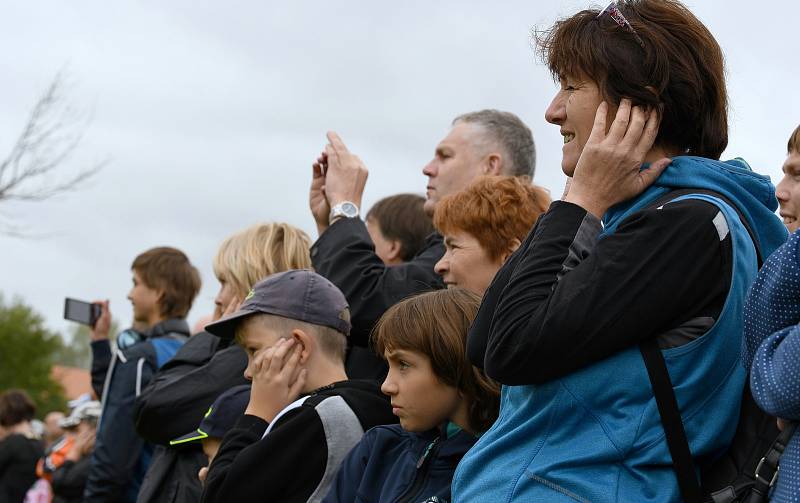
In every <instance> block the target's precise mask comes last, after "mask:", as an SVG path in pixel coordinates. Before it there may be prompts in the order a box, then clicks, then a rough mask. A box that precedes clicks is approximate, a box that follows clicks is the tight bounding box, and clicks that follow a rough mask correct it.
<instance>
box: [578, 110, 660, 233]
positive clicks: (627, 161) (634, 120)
mask: <svg viewBox="0 0 800 503" xmlns="http://www.w3.org/2000/svg"><path fill="white" fill-rule="evenodd" d="M607 113H608V104H607V103H606V102H605V101H604V102H602V103H601V104H600V106H599V107H598V108H597V113H596V115H595V120H594V126H592V133H591V135H590V136H589V139H588V140H587V142H586V146H585V147H584V148H583V152H582V153H581V157H580V159H578V164H577V166H576V167H575V173H574V175H573V177H572V182H571V183H570V186H569V192H568V193H567V195H566V197H565V198H564V200H565V201H568V202H571V203H574V204H577V205H579V206H581V207H583V208H584V209H586V210H587V211H588V212H590V213H592V214H593V215H595V216H596V217H597V218H602V217H603V215H604V214H605V212H606V211H607V210H608V209H609V208H610V207H612V206H614V205H615V204H617V203H621V202H623V201H627V200H628V199H631V198H634V197H636V196H638V195H639V194H641V193H642V192H644V191H645V189H647V188H648V187H649V186H650V185H652V183H653V182H655V181H656V179H657V178H658V176H659V175H660V174H661V173H662V172H663V171H664V169H666V167H667V166H668V165H669V164H670V163H671V162H672V161H671V160H670V159H668V158H662V159H659V160H658V161H656V162H654V163H652V164H651V165H650V167H649V168H647V169H645V170H641V169H640V168H641V165H642V163H643V162H644V158H645V156H647V153H648V152H649V151H650V149H651V148H652V146H653V143H654V142H655V140H656V136H657V135H658V121H659V119H658V113H657V112H656V110H655V109H651V110H650V111H649V113H648V112H646V111H645V110H644V109H643V108H642V107H638V106H637V107H632V106H631V101H630V100H628V99H623V100H622V102H621V103H620V105H619V108H618V109H617V114H616V117H615V118H614V122H612V124H611V127H610V128H609V130H608V133H606V114H607Z"/></svg>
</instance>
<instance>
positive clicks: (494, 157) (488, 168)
mask: <svg viewBox="0 0 800 503" xmlns="http://www.w3.org/2000/svg"><path fill="white" fill-rule="evenodd" d="M483 174H484V175H502V174H503V158H502V157H501V156H500V154H498V153H493V154H489V155H488V156H486V160H485V161H484V165H483Z"/></svg>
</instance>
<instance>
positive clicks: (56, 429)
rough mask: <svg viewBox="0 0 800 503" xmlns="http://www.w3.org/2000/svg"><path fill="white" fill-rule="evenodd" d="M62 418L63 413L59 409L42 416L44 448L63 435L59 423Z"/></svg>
mask: <svg viewBox="0 0 800 503" xmlns="http://www.w3.org/2000/svg"><path fill="white" fill-rule="evenodd" d="M62 419H64V413H63V412H61V411H60V410H54V411H52V412H48V413H47V414H46V415H45V416H44V437H43V440H44V448H45V450H47V449H48V448H50V446H52V445H53V444H54V443H55V442H56V441H58V439H60V438H61V437H62V436H63V435H64V430H62V429H61V426H59V423H60V422H61V420H62Z"/></svg>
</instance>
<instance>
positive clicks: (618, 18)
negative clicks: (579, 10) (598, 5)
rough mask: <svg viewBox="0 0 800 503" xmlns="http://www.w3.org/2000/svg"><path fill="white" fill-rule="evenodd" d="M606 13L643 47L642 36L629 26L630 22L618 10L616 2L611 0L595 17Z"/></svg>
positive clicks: (598, 17)
mask: <svg viewBox="0 0 800 503" xmlns="http://www.w3.org/2000/svg"><path fill="white" fill-rule="evenodd" d="M606 13H608V15H609V16H611V19H613V20H614V22H615V23H617V24H618V25H619V26H620V27H622V28H625V29H626V30H628V31H629V32H630V33H631V34H632V35H633V37H634V38H635V39H636V41H637V42H639V45H640V46H642V49H644V40H642V37H640V36H639V34H638V33H636V30H634V29H633V26H631V23H629V22H628V20H627V19H625V16H623V15H622V12H620V10H619V8H618V7H617V2H615V1H613V0H612V2H611V3H609V4H608V5H607V6H606V8H605V9H603V10H601V11H600V14H598V15H597V19H600V18H601V17H602V16H603V14H606Z"/></svg>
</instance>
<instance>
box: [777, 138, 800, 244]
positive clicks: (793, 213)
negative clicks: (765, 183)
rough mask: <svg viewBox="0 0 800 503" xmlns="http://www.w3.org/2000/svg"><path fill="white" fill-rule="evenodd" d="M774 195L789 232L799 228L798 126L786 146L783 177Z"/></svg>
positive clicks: (799, 160) (799, 148) (799, 175)
mask: <svg viewBox="0 0 800 503" xmlns="http://www.w3.org/2000/svg"><path fill="white" fill-rule="evenodd" d="M775 195H776V196H777V197H778V203H780V206H781V209H780V215H781V218H783V223H784V225H786V228H787V229H788V230H789V232H790V233H791V232H794V231H796V230H797V229H798V228H800V126H797V128H795V130H794V132H793V133H792V136H790V137H789V143H788V145H787V146H786V161H785V162H784V163H783V178H781V181H780V182H779V183H778V185H777V187H776V190H775Z"/></svg>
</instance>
